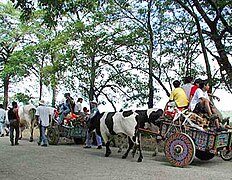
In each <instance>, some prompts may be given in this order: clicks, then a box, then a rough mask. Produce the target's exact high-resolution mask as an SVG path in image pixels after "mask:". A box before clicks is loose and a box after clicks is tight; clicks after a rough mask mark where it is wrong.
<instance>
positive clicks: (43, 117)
mask: <svg viewBox="0 0 232 180" xmlns="http://www.w3.org/2000/svg"><path fill="white" fill-rule="evenodd" d="M35 115H36V119H37V121H38V122H39V124H40V133H41V134H40V139H41V146H47V138H46V135H45V132H46V129H47V127H48V126H49V122H50V121H51V114H50V110H49V107H47V106H45V102H44V100H40V102H39V106H38V108H37V109H36V113H35ZM38 144H40V140H39V142H38Z"/></svg>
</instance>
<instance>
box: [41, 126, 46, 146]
mask: <svg viewBox="0 0 232 180" xmlns="http://www.w3.org/2000/svg"><path fill="white" fill-rule="evenodd" d="M46 129H47V127H45V126H41V138H42V143H41V145H43V144H47V137H46V135H45V132H46Z"/></svg>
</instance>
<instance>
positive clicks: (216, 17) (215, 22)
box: [175, 0, 232, 92]
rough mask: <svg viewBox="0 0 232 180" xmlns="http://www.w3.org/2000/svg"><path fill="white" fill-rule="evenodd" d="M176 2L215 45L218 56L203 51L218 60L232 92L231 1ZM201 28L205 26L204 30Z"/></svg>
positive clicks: (224, 78) (222, 74) (221, 71)
mask: <svg viewBox="0 0 232 180" xmlns="http://www.w3.org/2000/svg"><path fill="white" fill-rule="evenodd" d="M175 2H177V3H178V4H180V6H181V7H182V8H184V9H185V10H186V11H187V12H188V13H189V14H190V15H191V16H192V17H193V18H194V19H195V21H196V23H197V26H198V29H199V31H202V33H203V34H205V35H207V36H208V38H209V40H210V42H211V43H213V45H214V47H213V49H215V50H216V51H217V54H215V53H214V52H213V51H212V50H210V48H207V47H203V46H202V49H203V50H207V51H208V52H209V53H210V54H211V55H212V56H213V57H214V58H215V59H216V60H217V62H218V65H219V68H220V74H221V77H222V80H223V81H224V82H225V84H226V85H227V88H228V90H229V91H230V92H232V91H231V87H232V66H231V63H230V62H229V59H228V56H231V54H230V50H231V45H230V44H231V43H230V39H229V36H231V34H232V26H231V21H230V20H231V18H232V16H231V14H230V13H228V12H229V11H231V1H230V0H225V1H213V0H207V1H205V2H202V3H200V1H198V0H188V1H185V2H184V1H181V0H175ZM193 7H195V9H194V8H193ZM195 11H197V13H196V12H195ZM200 20H202V22H201V21H200ZM200 22H201V24H200ZM200 26H204V30H202V29H203V28H202V27H200ZM199 36H201V32H199ZM201 38H203V37H201ZM206 65H207V62H206ZM207 66H209V65H207ZM209 78H210V77H209Z"/></svg>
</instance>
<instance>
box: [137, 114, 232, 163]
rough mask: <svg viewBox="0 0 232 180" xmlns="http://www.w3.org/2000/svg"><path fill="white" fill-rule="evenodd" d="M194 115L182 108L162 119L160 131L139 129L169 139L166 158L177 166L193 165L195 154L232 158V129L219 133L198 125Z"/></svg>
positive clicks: (203, 157) (201, 156) (203, 156)
mask: <svg viewBox="0 0 232 180" xmlns="http://www.w3.org/2000/svg"><path fill="white" fill-rule="evenodd" d="M193 114H194V113H190V112H187V110H184V111H179V110H178V112H177V113H176V114H175V115H174V117H173V119H170V118H166V117H165V118H163V119H162V120H161V126H160V131H159V132H158V133H157V132H153V131H149V130H146V129H139V131H140V132H141V133H150V134H153V135H155V136H159V137H161V138H162V140H164V141H165V145H164V152H165V157H166V159H167V160H168V161H169V162H170V163H171V164H172V165H173V166H176V167H185V166H187V165H189V164H190V163H191V162H192V161H193V159H194V157H195V156H196V157H197V158H198V159H200V160H210V159H212V158H214V156H217V155H220V156H221V158H222V159H223V160H225V161H230V160H231V159H232V132H229V131H222V132H215V131H214V130H213V128H209V127H208V126H207V125H206V124H205V123H202V124H197V123H196V121H195V122H194V121H193V119H191V118H190V117H191V116H192V115H193ZM195 119H196V118H195ZM204 126H205V127H204ZM206 127H207V128H206Z"/></svg>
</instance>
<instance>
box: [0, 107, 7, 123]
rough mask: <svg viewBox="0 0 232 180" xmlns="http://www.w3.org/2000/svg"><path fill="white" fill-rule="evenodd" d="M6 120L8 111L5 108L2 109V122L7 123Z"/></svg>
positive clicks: (0, 115) (0, 111) (0, 117)
mask: <svg viewBox="0 0 232 180" xmlns="http://www.w3.org/2000/svg"><path fill="white" fill-rule="evenodd" d="M5 121H6V111H5V110H4V109H2V108H1V109H0V123H5Z"/></svg>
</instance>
